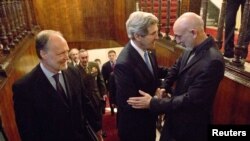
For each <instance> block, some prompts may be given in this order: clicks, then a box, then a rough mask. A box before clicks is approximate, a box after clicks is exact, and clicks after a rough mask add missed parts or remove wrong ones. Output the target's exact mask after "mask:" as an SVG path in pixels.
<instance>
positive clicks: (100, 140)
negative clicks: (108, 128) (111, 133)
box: [96, 130, 103, 141]
mask: <svg viewBox="0 0 250 141" xmlns="http://www.w3.org/2000/svg"><path fill="white" fill-rule="evenodd" d="M96 136H97V138H98V140H99V141H103V137H102V130H99V131H97V132H96Z"/></svg>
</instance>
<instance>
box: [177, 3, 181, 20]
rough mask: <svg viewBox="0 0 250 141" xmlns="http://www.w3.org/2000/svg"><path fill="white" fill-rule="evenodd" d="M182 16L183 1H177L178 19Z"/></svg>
mask: <svg viewBox="0 0 250 141" xmlns="http://www.w3.org/2000/svg"><path fill="white" fill-rule="evenodd" d="M180 15H181V0H178V1H177V18H178V17H180Z"/></svg>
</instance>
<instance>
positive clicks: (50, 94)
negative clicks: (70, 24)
mask: <svg viewBox="0 0 250 141" xmlns="http://www.w3.org/2000/svg"><path fill="white" fill-rule="evenodd" d="M68 51H69V47H68V44H67V42H66V40H65V39H64V38H63V36H62V34H61V33H60V32H57V31H53V30H43V31H41V32H40V33H38V35H37V36H36V52H37V55H38V57H39V59H40V63H39V64H38V65H37V66H36V67H35V68H34V69H33V70H32V71H31V72H30V73H28V74H27V75H25V76H24V77H22V78H21V79H19V80H18V81H16V82H15V83H14V84H13V88H12V89H13V93H14V95H13V99H14V110H15V116H16V123H17V126H18V130H19V133H20V136H21V139H22V141H83V140H86V141H92V140H91V139H90V138H89V133H88V132H87V129H86V126H85V125H86V124H88V122H89V123H90V124H91V125H92V127H93V129H94V130H95V131H96V132H97V133H98V132H99V130H100V121H101V119H99V118H98V116H97V114H96V113H95V112H94V108H93V106H92V104H91V102H90V101H89V99H88V97H87V95H86V90H85V87H84V85H83V80H82V79H81V77H79V75H80V74H79V71H78V70H77V69H76V68H74V67H68V66H67V61H68V59H69V57H68Z"/></svg>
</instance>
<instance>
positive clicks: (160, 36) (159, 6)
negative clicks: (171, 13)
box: [158, 0, 163, 38]
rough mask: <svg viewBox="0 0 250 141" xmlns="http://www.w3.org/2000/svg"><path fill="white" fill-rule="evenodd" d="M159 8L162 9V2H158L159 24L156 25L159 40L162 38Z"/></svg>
mask: <svg viewBox="0 0 250 141" xmlns="http://www.w3.org/2000/svg"><path fill="white" fill-rule="evenodd" d="M161 7H162V0H158V18H159V23H158V36H159V38H162V36H163V35H162V33H161V28H162V23H161V19H162V16H161Z"/></svg>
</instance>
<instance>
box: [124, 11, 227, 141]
mask: <svg viewBox="0 0 250 141" xmlns="http://www.w3.org/2000/svg"><path fill="white" fill-rule="evenodd" d="M173 31H174V34H175V39H176V42H177V43H178V44H181V45H182V46H184V47H186V50H185V51H184V52H183V54H182V56H180V57H179V59H177V61H176V63H175V64H174V65H173V66H172V67H171V68H170V69H169V72H168V75H167V77H165V81H164V82H165V83H164V88H165V89H163V90H166V92H167V93H168V92H170V91H172V88H173V85H174V84H175V85H174V86H175V87H174V90H173V91H172V92H173V93H172V95H171V97H165V98H161V97H162V94H161V93H162V92H163V90H162V91H158V92H157V93H156V97H152V95H150V94H151V93H149V94H147V93H148V92H146V93H145V92H143V91H144V90H143V91H140V94H141V95H142V96H141V97H130V98H129V100H128V101H127V102H128V103H129V104H130V105H132V106H133V108H135V109H148V110H150V111H152V112H156V113H164V114H165V116H166V121H165V122H164V125H163V129H162V133H161V137H160V141H207V140H208V133H209V132H208V125H209V124H211V120H212V119H211V118H212V115H211V113H212V107H213V101H214V98H215V95H216V92H217V89H218V86H219V84H220V82H221V80H222V79H223V77H224V70H225V64H224V59H223V56H222V54H221V52H220V51H219V49H218V48H217V47H216V44H215V42H214V39H213V38H212V37H211V36H210V37H208V36H207V35H206V33H205V32H204V23H203V20H202V18H201V17H200V16H199V15H197V14H195V13H192V12H187V13H184V14H183V15H181V16H180V17H179V18H178V19H177V20H176V21H175V23H174V26H173Z"/></svg>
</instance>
